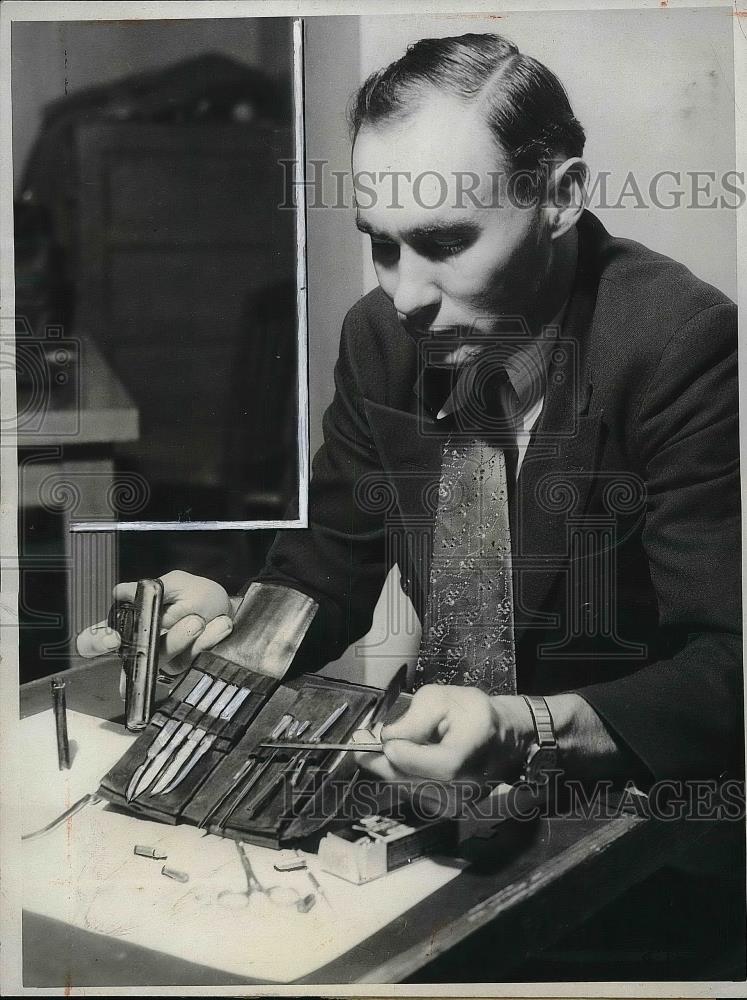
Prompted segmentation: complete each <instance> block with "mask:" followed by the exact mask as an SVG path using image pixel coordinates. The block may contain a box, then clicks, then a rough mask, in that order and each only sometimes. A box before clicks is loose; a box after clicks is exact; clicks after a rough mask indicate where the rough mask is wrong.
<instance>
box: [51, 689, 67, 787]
mask: <svg viewBox="0 0 747 1000" xmlns="http://www.w3.org/2000/svg"><path fill="white" fill-rule="evenodd" d="M50 687H51V690H52V705H53V706H54V722H55V729H56V731H57V766H58V767H59V769H60V771H66V770H69V768H70V742H69V740H68V735H67V704H66V702H65V682H64V680H63V679H62V678H61V677H53V678H52V681H51V683H50Z"/></svg>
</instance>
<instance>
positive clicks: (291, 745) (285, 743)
mask: <svg viewBox="0 0 747 1000" xmlns="http://www.w3.org/2000/svg"><path fill="white" fill-rule="evenodd" d="M259 745H260V747H263V748H265V747H267V748H270V747H271V748H272V749H276V750H280V749H283V748H284V749H286V750H362V751H363V752H364V753H383V752H384V745H383V743H311V742H308V741H304V740H296V741H293V740H282V741H281V740H266V741H265V742H264V743H260V744H259Z"/></svg>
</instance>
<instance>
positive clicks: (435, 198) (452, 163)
mask: <svg viewBox="0 0 747 1000" xmlns="http://www.w3.org/2000/svg"><path fill="white" fill-rule="evenodd" d="M397 171H401V172H403V173H402V175H401V176H400V178H399V180H398V182H397V185H398V189H397V190H396V197H395V196H393V183H394V179H393V176H392V175H393V173H394V172H397ZM353 172H354V176H356V177H359V189H358V191H357V205H358V216H357V221H358V226H359V228H360V229H361V230H362V231H363V232H366V233H368V234H369V235H370V237H371V252H372V257H373V262H374V267H375V269H376V274H377V277H378V279H379V284H380V285H381V287H382V289H383V291H384V292H385V293H386V295H387V296H388V297H389V298H390V299H391V301H392V303H393V305H394V307H395V309H396V310H397V313H398V315H399V318H400V321H401V322H402V324H403V326H404V327H405V328H406V329H407V331H408V332H409V333H411V335H413V336H415V337H418V336H424V335H427V334H428V333H430V332H433V331H434V330H435V329H444V328H451V329H452V330H453V329H454V328H458V329H459V334H460V337H461V338H462V339H463V340H464V341H465V344H468V343H469V333H468V331H476V332H478V334H479V335H482V336H483V337H484V336H485V335H486V334H487V335H489V334H491V333H493V332H494V331H495V329H496V325H497V321H498V320H499V319H501V318H503V319H504V320H505V319H506V318H508V317H515V316H521V317H524V319H525V320H526V322H527V323H528V324H529V326H530V327H531V328H534V326H535V325H536V322H537V319H538V316H541V301H542V297H543V290H544V289H545V288H546V287H547V283H548V277H549V275H550V273H551V270H552V264H553V245H552V241H551V240H550V237H549V234H548V232H547V228H546V226H545V224H544V222H543V213H542V207H541V206H539V205H534V206H532V207H530V208H526V207H521V206H519V205H517V204H515V203H514V202H515V201H516V199H515V198H509V197H508V189H507V177H506V175H505V172H504V167H503V161H502V158H501V155H500V150H499V149H498V147H497V145H496V143H495V141H494V139H493V137H492V135H491V133H490V131H489V129H488V127H487V126H486V125H485V123H484V122H483V121H482V119H481V118H480V115H479V113H478V112H477V111H475V110H474V109H472V108H468V107H465V106H464V105H463V104H462V103H461V102H459V101H457V100H456V99H453V98H446V97H442V96H440V95H434V96H433V97H432V98H427V99H426V100H425V101H424V102H423V104H422V107H421V108H420V110H418V111H417V112H415V113H414V114H413V115H412V117H408V118H407V119H406V120H404V121H395V122H387V123H384V124H383V125H381V126H377V127H376V128H371V127H369V128H363V129H361V131H360V132H359V134H358V137H357V139H356V142H355V146H354V150H353ZM360 172H365V173H364V174H361V173H360ZM473 178H477V180H475V179H473ZM364 188H365V190H364ZM470 188H472V189H473V190H472V191H471V193H470ZM369 190H372V193H369ZM544 318H549V317H544Z"/></svg>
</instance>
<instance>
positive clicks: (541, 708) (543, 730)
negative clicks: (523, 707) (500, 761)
mask: <svg viewBox="0 0 747 1000" xmlns="http://www.w3.org/2000/svg"><path fill="white" fill-rule="evenodd" d="M523 698H524V701H525V702H526V703H527V705H528V706H529V711H530V712H531V713H532V720H533V721H534V736H535V740H534V743H532V745H531V746H530V747H529V752H528V753H527V759H526V760H525V762H524V773H523V774H522V776H521V780H522V781H525V782H527V784H529V785H543V784H545V782H547V780H548V771H554V770H556V769H557V766H558V741H557V740H556V739H555V729H554V728H553V724H552V715H550V708H549V706H548V704H547V702H546V701H545V699H544V698H542V697H539V696H537V695H529V694H525V695H523Z"/></svg>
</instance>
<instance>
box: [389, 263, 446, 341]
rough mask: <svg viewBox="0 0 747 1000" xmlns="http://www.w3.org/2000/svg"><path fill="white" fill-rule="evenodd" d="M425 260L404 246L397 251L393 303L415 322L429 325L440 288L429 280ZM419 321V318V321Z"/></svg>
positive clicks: (435, 309)
mask: <svg viewBox="0 0 747 1000" xmlns="http://www.w3.org/2000/svg"><path fill="white" fill-rule="evenodd" d="M427 264H428V262H427V261H424V260H422V259H419V258H418V256H417V254H414V253H413V252H412V251H411V250H408V249H405V250H404V251H402V252H401V253H400V259H399V266H398V268H397V284H396V287H395V289H394V297H393V298H392V304H393V306H394V308H395V309H396V310H397V312H398V313H399V314H400V316H402V317H404V318H405V319H407V320H408V321H409V322H411V323H413V324H414V325H425V321H426V320H427V324H428V325H429V324H430V323H431V322H432V321H433V319H435V315H436V313H437V312H438V307H439V305H440V302H441V292H440V291H439V289H438V286H437V285H436V284H435V283H434V281H433V280H432V276H431V274H430V271H429V269H428V266H427ZM419 320H420V321H422V322H419Z"/></svg>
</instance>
